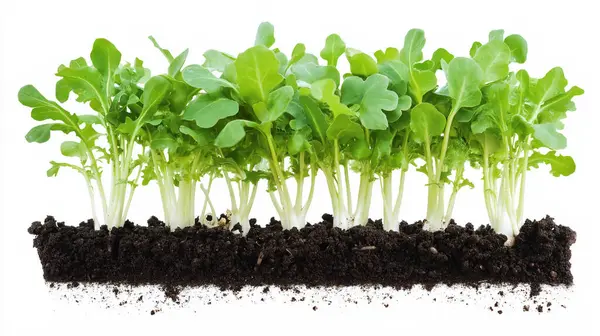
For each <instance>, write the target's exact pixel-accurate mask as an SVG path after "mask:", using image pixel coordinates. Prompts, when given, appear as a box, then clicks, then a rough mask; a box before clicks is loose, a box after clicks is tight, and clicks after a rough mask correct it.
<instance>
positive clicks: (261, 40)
mask: <svg viewBox="0 0 600 336" xmlns="http://www.w3.org/2000/svg"><path fill="white" fill-rule="evenodd" d="M273 44H275V28H274V27H273V25H272V24H271V23H269V22H262V23H261V24H260V25H259V26H258V31H257V32H256V39H255V41H254V45H256V46H258V45H262V46H265V47H267V48H271V46H272V45H273Z"/></svg>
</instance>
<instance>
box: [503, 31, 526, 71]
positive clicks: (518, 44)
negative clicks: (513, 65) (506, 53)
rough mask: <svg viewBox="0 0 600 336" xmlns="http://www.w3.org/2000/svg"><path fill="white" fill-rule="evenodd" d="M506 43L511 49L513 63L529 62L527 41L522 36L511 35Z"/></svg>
mask: <svg viewBox="0 0 600 336" xmlns="http://www.w3.org/2000/svg"><path fill="white" fill-rule="evenodd" d="M504 43H506V45H507V46H508V47H509V48H510V56H511V57H510V58H511V60H512V61H513V62H517V63H520V64H523V63H525V61H526V60H527V41H525V39H524V38H523V37H522V36H521V35H516V34H513V35H509V36H507V37H506V38H505V39H504Z"/></svg>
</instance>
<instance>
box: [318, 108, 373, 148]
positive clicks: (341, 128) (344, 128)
mask: <svg viewBox="0 0 600 336" xmlns="http://www.w3.org/2000/svg"><path fill="white" fill-rule="evenodd" d="M364 136H365V134H364V132H363V129H362V127H360V124H358V123H357V122H355V121H354V120H352V118H351V117H350V116H349V115H347V114H340V115H338V116H337V117H335V119H334V120H333V123H331V125H330V126H329V128H327V137H328V138H329V139H331V140H339V141H340V142H341V143H346V142H348V141H350V140H352V139H362V138H364Z"/></svg>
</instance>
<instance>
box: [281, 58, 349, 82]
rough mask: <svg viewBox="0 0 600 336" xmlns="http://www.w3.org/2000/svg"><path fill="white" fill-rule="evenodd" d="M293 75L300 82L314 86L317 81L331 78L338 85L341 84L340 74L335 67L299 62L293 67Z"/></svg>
mask: <svg viewBox="0 0 600 336" xmlns="http://www.w3.org/2000/svg"><path fill="white" fill-rule="evenodd" d="M291 71H292V73H293V74H294V75H295V76H296V78H297V79H298V80H299V81H302V82H305V83H307V84H312V83H314V82H316V81H319V80H322V79H326V78H329V79H331V80H333V81H334V82H335V83H336V86H338V85H339V83H340V73H339V71H338V70H337V69H336V68H335V67H333V66H329V65H327V66H321V65H317V64H316V63H311V62H298V63H296V64H294V65H292V67H291Z"/></svg>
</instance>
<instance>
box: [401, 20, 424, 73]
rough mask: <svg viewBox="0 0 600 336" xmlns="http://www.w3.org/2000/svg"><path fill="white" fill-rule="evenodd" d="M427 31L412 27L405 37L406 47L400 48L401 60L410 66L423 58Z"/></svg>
mask: <svg viewBox="0 0 600 336" xmlns="http://www.w3.org/2000/svg"><path fill="white" fill-rule="evenodd" d="M423 47H425V32H424V31H423V30H422V29H411V30H409V31H408V33H406V36H405V37H404V47H403V48H402V50H400V60H401V61H402V62H404V64H406V65H407V66H409V67H412V65H413V64H415V63H417V62H419V61H420V60H422V59H423Z"/></svg>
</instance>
